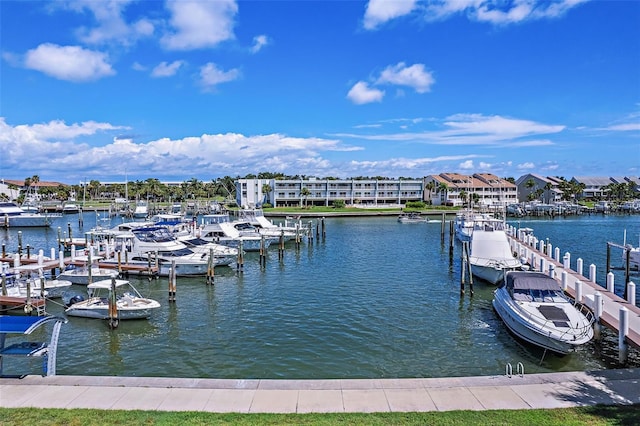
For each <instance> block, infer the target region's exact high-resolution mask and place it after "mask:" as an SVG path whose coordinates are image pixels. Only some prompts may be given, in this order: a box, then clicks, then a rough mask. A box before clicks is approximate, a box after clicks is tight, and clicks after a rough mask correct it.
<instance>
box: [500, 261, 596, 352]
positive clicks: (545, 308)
mask: <svg viewBox="0 0 640 426" xmlns="http://www.w3.org/2000/svg"><path fill="white" fill-rule="evenodd" d="M493 307H494V309H495V310H496V312H497V313H498V315H499V316H500V318H502V321H504V323H505V325H506V326H507V327H508V328H509V330H511V332H512V333H513V334H515V335H516V336H518V337H519V338H521V339H523V340H525V341H527V342H529V343H533V344H534V345H537V346H539V347H541V348H544V349H547V350H550V351H553V352H555V353H558V354H561V355H565V354H567V353H569V352H570V351H571V350H573V349H574V348H576V347H578V346H580V345H583V344H585V343H587V342H589V341H590V340H591V339H592V338H593V327H592V324H593V315H591V312H590V311H586V310H584V311H583V310H580V309H578V308H577V306H575V305H574V304H573V303H572V302H571V301H570V300H569V299H567V298H566V297H565V295H564V292H563V291H562V289H561V288H560V285H559V284H558V282H557V281H556V280H554V279H553V278H551V277H549V276H547V275H545V274H543V273H541V272H528V271H513V272H507V274H506V275H505V280H504V283H503V285H502V286H500V287H499V288H498V289H496V290H495V292H494V298H493Z"/></svg>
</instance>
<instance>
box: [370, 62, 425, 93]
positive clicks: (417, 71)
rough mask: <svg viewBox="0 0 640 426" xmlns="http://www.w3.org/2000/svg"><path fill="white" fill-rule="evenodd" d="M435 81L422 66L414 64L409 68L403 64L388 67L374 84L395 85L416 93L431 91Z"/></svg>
mask: <svg viewBox="0 0 640 426" xmlns="http://www.w3.org/2000/svg"><path fill="white" fill-rule="evenodd" d="M434 82H435V80H434V79H433V76H432V74H431V73H430V72H429V71H425V69H424V64H414V65H411V66H409V67H407V66H406V64H405V63H404V62H400V63H398V64H397V65H390V66H388V67H387V68H385V69H384V71H382V73H381V74H380V77H379V78H378V80H377V81H376V84H396V85H401V86H409V87H412V88H413V89H414V90H415V91H416V92H418V93H425V92H428V91H430V90H431V85H433V83H434Z"/></svg>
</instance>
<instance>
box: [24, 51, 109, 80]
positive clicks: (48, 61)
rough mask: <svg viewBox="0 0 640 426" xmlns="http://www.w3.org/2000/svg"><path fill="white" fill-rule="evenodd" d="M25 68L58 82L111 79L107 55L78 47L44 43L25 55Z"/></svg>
mask: <svg viewBox="0 0 640 426" xmlns="http://www.w3.org/2000/svg"><path fill="white" fill-rule="evenodd" d="M24 65H25V67H26V68H29V69H33V70H37V71H40V72H43V73H45V74H47V75H49V76H51V77H54V78H57V79H59V80H67V81H72V82H86V81H93V80H98V79H100V78H102V77H106V76H110V75H114V74H115V71H114V70H113V69H112V68H111V65H110V64H109V63H108V58H107V55H106V54H104V53H102V52H96V51H93V50H87V49H83V48H82V47H80V46H58V45H57V44H51V43H44V44H41V45H40V46H38V47H36V48H35V49H31V50H29V51H28V52H27V53H26V54H25V58H24Z"/></svg>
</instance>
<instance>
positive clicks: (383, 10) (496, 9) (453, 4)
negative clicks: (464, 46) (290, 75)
mask: <svg viewBox="0 0 640 426" xmlns="http://www.w3.org/2000/svg"><path fill="white" fill-rule="evenodd" d="M587 1H589V0H549V1H536V0H510V1H504V0H429V1H417V2H416V1H413V0H402V1H388V0H369V3H368V4H367V7H366V10H365V15H364V27H365V28H366V29H369V30H371V29H375V28H377V27H378V26H379V25H381V24H383V23H385V22H387V21H390V20H392V19H396V18H399V17H402V16H406V15H409V14H411V13H419V14H422V16H423V17H424V19H425V20H427V21H436V20H442V19H446V18H449V17H451V16H453V15H456V14H461V13H464V14H465V15H466V16H467V17H468V18H469V19H471V20H475V21H479V22H488V23H491V24H494V25H505V24H513V23H519V22H524V21H528V20H536V19H553V18H558V17H560V16H563V15H564V14H565V13H567V11H569V10H570V9H572V8H574V7H576V6H578V5H580V4H582V3H585V2H587Z"/></svg>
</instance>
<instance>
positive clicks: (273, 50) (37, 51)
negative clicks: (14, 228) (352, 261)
mask: <svg viewBox="0 0 640 426" xmlns="http://www.w3.org/2000/svg"><path fill="white" fill-rule="evenodd" d="M639 23H640V2H637V1H583V0H551V1H534V0H436V1H415V0H397V1H389V0H369V1H239V2H236V1H231V0H216V1H205V0H200V1H149V0H147V1H128V0H118V1H95V0H82V1H80V0H79V1H61V0H59V1H51V2H41V1H6V0H3V1H1V2H0V48H1V54H2V58H1V59H0V61H1V62H0V178H6V179H22V178H25V177H28V176H32V175H35V174H37V175H38V176H39V177H40V179H41V180H48V181H60V182H65V183H76V182H78V181H84V180H86V179H89V180H90V179H96V180H99V181H101V182H110V181H124V178H125V176H126V177H127V178H128V179H129V180H136V179H139V180H144V179H147V178H150V177H152V178H158V179H161V180H166V181H172V180H177V181H183V180H188V179H191V178H197V179H200V180H204V181H209V180H211V179H215V178H217V177H222V176H233V177H235V176H245V175H247V174H249V173H253V174H257V173H259V172H281V173H284V174H288V175H296V174H300V175H307V176H317V177H327V176H334V177H340V178H350V177H357V176H386V177H414V178H420V177H423V176H426V175H429V174H437V173H441V172H460V173H464V174H472V173H479V172H491V173H494V174H496V175H498V176H502V177H515V178H517V177H519V176H521V175H523V174H526V173H538V174H541V175H545V176H547V175H551V176H564V177H566V178H570V177H572V176H621V175H629V176H638V175H640V24H639Z"/></svg>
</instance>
